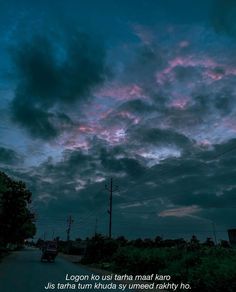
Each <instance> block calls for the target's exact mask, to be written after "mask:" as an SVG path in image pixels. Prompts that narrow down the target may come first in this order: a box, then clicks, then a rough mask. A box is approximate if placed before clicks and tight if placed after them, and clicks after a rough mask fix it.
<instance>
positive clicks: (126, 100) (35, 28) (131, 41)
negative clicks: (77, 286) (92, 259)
mask: <svg viewBox="0 0 236 292" xmlns="http://www.w3.org/2000/svg"><path fill="white" fill-rule="evenodd" d="M235 19H236V1H234V0H228V1H226V0H212V1H210V0H208V1H207V0H205V1H201V0H198V1H189V0H159V1H158V0H155V1H154V0H146V1H145V0H136V1H133V0H119V1H118V0H101V1H95V0H89V1H88V0H83V1H82V0H77V1H75V0H70V1H64V0H58V1H46V0H41V1H30V0H28V1H27V0H22V1H13V0H12V1H11V0H9V1H0V66H1V70H0V115H1V121H0V166H1V169H2V170H4V171H5V172H6V173H8V174H9V175H11V176H13V177H15V178H17V179H22V180H24V181H25V182H26V183H27V185H28V186H29V188H30V189H31V191H32V192H33V206H32V209H33V210H34V211H35V212H36V214H37V226H38V234H37V236H42V234H43V233H44V232H46V235H47V237H48V238H49V237H50V236H52V233H53V232H54V234H57V235H60V236H61V237H62V238H65V235H66V233H65V230H66V225H67V223H66V219H67V217H68V216H69V215H72V217H73V219H74V223H73V226H72V238H75V237H85V236H91V235H92V234H93V233H94V228H95V220H96V218H97V220H98V222H97V228H98V232H102V233H104V234H106V233H107V230H108V213H107V208H108V193H107V192H106V191H105V190H104V185H105V183H106V182H108V180H109V178H110V177H111V176H112V177H113V178H114V180H115V183H116V184H117V185H119V192H116V193H115V194H114V218H113V219H114V223H113V234H114V236H118V235H125V236H128V237H130V238H132V237H133V238H134V237H148V236H150V237H154V236H155V235H161V236H163V237H165V238H167V237H174V238H175V237H185V238H189V237H190V236H191V235H192V234H193V233H195V234H197V235H198V236H199V237H201V238H205V237H207V236H212V221H213V222H214V223H215V226H216V230H217V237H218V238H219V239H221V238H225V237H226V232H225V231H226V230H227V229H228V228H232V227H236V222H235V219H236V217H235V207H236V199H235V193H236V150H234V149H236V115H235V113H236V85H235V84H236V53H235V52H236V22H235Z"/></svg>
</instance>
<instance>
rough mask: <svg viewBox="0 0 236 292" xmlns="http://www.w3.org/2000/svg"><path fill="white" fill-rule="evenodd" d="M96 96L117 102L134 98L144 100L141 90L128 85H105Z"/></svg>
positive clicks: (133, 85)
mask: <svg viewBox="0 0 236 292" xmlns="http://www.w3.org/2000/svg"><path fill="white" fill-rule="evenodd" d="M96 95H100V96H103V97H111V98H114V99H118V100H130V99H136V98H146V96H145V94H144V92H143V90H142V88H141V87H140V86H139V85H137V84H135V83H134V84H130V85H116V84H110V85H106V86H105V87H103V88H102V89H100V90H99V91H98V92H97V93H96Z"/></svg>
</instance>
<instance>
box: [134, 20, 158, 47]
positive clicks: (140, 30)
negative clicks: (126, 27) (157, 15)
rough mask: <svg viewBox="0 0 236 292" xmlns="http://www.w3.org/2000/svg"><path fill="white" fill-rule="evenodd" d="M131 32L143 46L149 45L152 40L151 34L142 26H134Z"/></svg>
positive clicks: (148, 29)
mask: <svg viewBox="0 0 236 292" xmlns="http://www.w3.org/2000/svg"><path fill="white" fill-rule="evenodd" d="M133 32H134V34H135V35H136V36H137V37H138V38H139V39H140V41H141V42H142V43H143V44H145V45H150V44H151V43H152V42H153V40H154V35H153V32H152V31H151V30H150V28H148V27H146V26H144V25H140V24H134V25H133Z"/></svg>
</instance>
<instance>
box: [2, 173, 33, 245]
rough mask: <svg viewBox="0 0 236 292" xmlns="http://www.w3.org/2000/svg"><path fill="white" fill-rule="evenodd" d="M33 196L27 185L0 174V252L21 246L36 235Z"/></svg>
mask: <svg viewBox="0 0 236 292" xmlns="http://www.w3.org/2000/svg"><path fill="white" fill-rule="evenodd" d="M31 196H32V194H31V192H30V191H29V190H28V189H27V188H26V185H25V183H23V182H22V181H15V180H13V179H11V178H10V177H9V176H7V175H6V174H5V173H3V172H0V250H4V249H6V248H7V247H9V246H11V245H12V246H19V245H21V244H23V243H24V240H25V239H27V238H31V237H33V236H34V235H35V232H36V227H35V224H34V214H33V213H32V212H31V211H30V210H29V205H30V203H31Z"/></svg>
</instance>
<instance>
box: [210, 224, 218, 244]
mask: <svg viewBox="0 0 236 292" xmlns="http://www.w3.org/2000/svg"><path fill="white" fill-rule="evenodd" d="M211 223H212V229H213V235H214V239H215V245H217V239H216V229H215V222H214V221H212V222H211Z"/></svg>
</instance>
